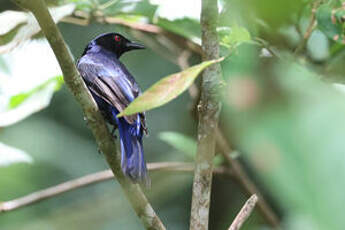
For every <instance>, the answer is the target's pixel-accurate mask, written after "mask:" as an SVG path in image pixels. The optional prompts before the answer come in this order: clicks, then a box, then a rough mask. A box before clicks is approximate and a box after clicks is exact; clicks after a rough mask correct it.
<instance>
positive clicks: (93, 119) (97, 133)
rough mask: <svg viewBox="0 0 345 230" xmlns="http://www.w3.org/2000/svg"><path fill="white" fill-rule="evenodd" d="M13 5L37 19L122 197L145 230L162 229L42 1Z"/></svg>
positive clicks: (19, 2) (23, 1)
mask: <svg viewBox="0 0 345 230" xmlns="http://www.w3.org/2000/svg"><path fill="white" fill-rule="evenodd" d="M14 2H15V3H17V4H18V5H19V6H21V7H23V8H26V9H28V10H30V11H31V12H32V13H33V14H34V16H35V17H36V19H37V21H38V23H39V25H40V26H41V29H42V31H43V33H44V35H45V36H46V37H47V39H48V42H49V44H50V46H51V47H52V49H53V51H54V54H55V56H56V58H57V60H58V62H59V65H60V67H61V70H62V73H63V76H64V80H65V82H66V85H67V87H68V88H69V89H70V91H71V92H72V93H73V95H74V97H75V98H76V100H77V101H78V103H79V104H80V105H81V107H82V109H83V112H84V114H85V116H86V118H87V122H88V124H89V127H90V128H91V131H92V133H93V135H94V137H95V139H96V142H97V144H98V146H99V148H100V150H101V151H102V152H103V153H104V155H105V157H106V160H107V162H108V165H109V167H110V168H111V170H112V171H113V173H114V176H115V177H116V179H117V180H118V182H119V183H120V185H121V186H122V189H123V190H124V193H125V195H126V196H127V198H128V200H129V201H130V203H131V205H132V207H133V209H134V211H135V212H136V214H137V215H138V217H139V218H140V219H141V221H142V223H143V225H144V226H145V228H146V229H150V230H153V229H157V230H165V227H164V225H163V224H162V222H161V220H160V219H159V217H158V216H157V215H156V213H155V211H154V210H153V208H152V207H151V204H150V203H149V202H148V200H147V198H146V197H145V195H144V193H143V192H142V191H141V189H140V187H139V185H137V184H133V183H132V182H131V181H129V180H128V179H127V178H126V177H125V176H124V175H123V173H122V170H121V164H120V159H119V155H118V154H117V153H116V146H115V143H114V141H113V139H112V136H111V134H110V133H109V131H108V129H107V127H106V124H105V122H104V119H103V117H102V115H101V113H100V112H99V111H98V108H97V106H96V104H95V102H94V101H93V99H92V97H91V95H90V93H89V92H88V90H87V88H86V86H85V84H84V82H83V80H82V79H81V78H80V76H79V74H78V71H77V69H76V67H75V65H74V62H73V59H72V56H71V54H70V53H69V51H68V49H67V46H66V44H65V42H64V40H63V38H62V35H61V33H60V31H59V30H58V28H57V26H56V25H55V23H54V21H53V19H52V17H51V15H50V13H49V11H48V9H47V6H46V5H45V2H44V0H14Z"/></svg>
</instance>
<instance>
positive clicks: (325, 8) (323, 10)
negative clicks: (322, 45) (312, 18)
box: [316, 4, 344, 42]
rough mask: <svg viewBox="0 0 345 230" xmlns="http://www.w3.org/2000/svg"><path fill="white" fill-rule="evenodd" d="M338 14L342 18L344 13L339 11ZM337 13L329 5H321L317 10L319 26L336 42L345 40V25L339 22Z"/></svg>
mask: <svg viewBox="0 0 345 230" xmlns="http://www.w3.org/2000/svg"><path fill="white" fill-rule="evenodd" d="M336 15H338V17H340V18H341V17H342V16H343V13H342V12H338V13H337V14H336ZM336 15H334V12H333V9H332V8H331V7H330V6H329V5H327V4H323V5H321V6H320V7H319V8H318V10H317V12H316V20H317V25H318V28H319V29H320V30H321V31H322V32H323V33H325V34H326V36H327V37H328V38H329V39H332V40H334V41H336V42H343V40H344V33H343V32H344V31H343V25H342V24H341V23H339V20H337V17H336Z"/></svg>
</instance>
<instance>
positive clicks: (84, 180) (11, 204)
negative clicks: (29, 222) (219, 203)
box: [0, 162, 232, 213]
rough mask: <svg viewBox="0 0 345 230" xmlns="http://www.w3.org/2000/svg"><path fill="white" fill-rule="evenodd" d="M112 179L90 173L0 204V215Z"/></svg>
mask: <svg viewBox="0 0 345 230" xmlns="http://www.w3.org/2000/svg"><path fill="white" fill-rule="evenodd" d="M147 169H148V170H150V171H165V172H193V171H194V164H192V163H183V162H155V163H148V164H147ZM214 173H215V174H220V175H224V174H225V175H232V174H231V172H230V170H228V169H226V168H222V167H219V168H216V169H215V170H214ZM113 178H114V174H113V173H112V171H111V170H104V171H100V172H96V173H91V174H89V175H86V176H83V177H80V178H77V179H73V180H70V181H66V182H64V183H61V184H58V185H55V186H52V187H49V188H46V189H42V190H39V191H36V192H33V193H31V194H29V195H26V196H23V197H20V198H16V199H14V200H10V201H5V202H0V213H2V212H8V211H12V210H15V209H18V208H21V207H24V206H28V205H31V204H34V203H37V202H39V201H42V200H45V199H48V198H51V197H54V196H58V195H61V194H63V193H65V192H69V191H72V190H74V189H78V188H82V187H85V186H88V185H91V184H95V183H99V182H102V181H106V180H110V179H113Z"/></svg>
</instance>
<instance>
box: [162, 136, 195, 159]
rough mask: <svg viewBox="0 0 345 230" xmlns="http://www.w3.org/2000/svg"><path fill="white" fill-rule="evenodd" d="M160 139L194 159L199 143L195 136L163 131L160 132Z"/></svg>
mask: <svg viewBox="0 0 345 230" xmlns="http://www.w3.org/2000/svg"><path fill="white" fill-rule="evenodd" d="M159 139H161V140H162V141H164V142H166V143H168V144H169V145H171V146H172V147H174V148H175V149H177V150H178V151H180V152H182V153H185V154H186V155H187V156H188V157H190V158H192V159H194V157H195V153H196V150H197V143H196V141H195V140H194V139H193V138H191V137H188V136H186V135H183V134H181V133H177V132H161V133H160V134H159Z"/></svg>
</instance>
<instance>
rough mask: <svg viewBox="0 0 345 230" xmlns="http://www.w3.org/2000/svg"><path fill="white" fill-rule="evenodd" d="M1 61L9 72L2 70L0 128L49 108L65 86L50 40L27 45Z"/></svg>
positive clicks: (4, 56)
mask: <svg viewBox="0 0 345 230" xmlns="http://www.w3.org/2000/svg"><path fill="white" fill-rule="evenodd" d="M2 58H3V60H4V61H5V65H6V66H7V67H8V70H9V71H3V70H2V69H0V127H3V126H8V125H12V124H14V123H16V122H18V121H20V120H22V119H24V118H26V117H28V116H30V115H31V114H33V113H35V112H37V111H40V110H42V109H44V108H45V107H47V106H48V105H49V103H50V100H51V98H52V96H53V94H54V92H55V91H56V90H58V89H59V88H60V87H61V85H62V83H63V80H62V77H61V76H60V75H61V70H60V67H59V65H58V63H57V60H56V58H55V56H54V53H53V52H52V50H51V48H50V46H49V44H48V42H47V40H44V39H38V40H33V41H30V42H27V43H25V44H23V45H22V46H20V47H18V48H17V49H14V50H13V51H11V52H9V53H6V54H4V55H2ZM42 63H44V65H42ZM56 76H59V77H56Z"/></svg>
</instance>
